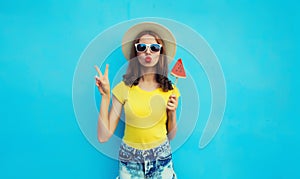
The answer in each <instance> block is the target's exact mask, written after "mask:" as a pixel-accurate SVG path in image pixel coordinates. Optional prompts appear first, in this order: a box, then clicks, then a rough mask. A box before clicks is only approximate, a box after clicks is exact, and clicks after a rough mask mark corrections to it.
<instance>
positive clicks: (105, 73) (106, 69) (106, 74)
mask: <svg viewBox="0 0 300 179" xmlns="http://www.w3.org/2000/svg"><path fill="white" fill-rule="evenodd" d="M108 67H109V65H108V64H106V67H105V72H104V76H105V77H108Z"/></svg>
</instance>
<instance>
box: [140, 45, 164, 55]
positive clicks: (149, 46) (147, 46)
mask: <svg viewBox="0 0 300 179" xmlns="http://www.w3.org/2000/svg"><path fill="white" fill-rule="evenodd" d="M140 44H143V45H146V48H145V50H144V51H140V50H138V48H137V46H138V45H140ZM153 45H158V46H159V50H158V51H157V52H159V51H160V50H161V47H162V45H161V44H145V43H136V44H134V46H135V50H136V51H137V52H146V51H147V49H148V48H150V51H151V52H153V53H156V51H153V50H152V49H151V46H153Z"/></svg>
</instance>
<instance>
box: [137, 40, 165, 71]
mask: <svg viewBox="0 0 300 179" xmlns="http://www.w3.org/2000/svg"><path fill="white" fill-rule="evenodd" d="M138 43H143V44H158V42H157V41H156V39H155V37H153V36H152V35H149V34H146V35H143V36H141V38H140V41H139V42H138ZM159 55H160V51H158V52H153V51H151V50H150V47H147V48H146V51H144V52H137V58H138V60H139V62H140V64H141V65H142V66H144V67H154V66H155V65H156V64H157V63H158V60H159Z"/></svg>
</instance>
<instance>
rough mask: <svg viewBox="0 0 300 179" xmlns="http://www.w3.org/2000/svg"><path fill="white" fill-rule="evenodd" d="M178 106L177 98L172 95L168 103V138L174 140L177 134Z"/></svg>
mask: <svg viewBox="0 0 300 179" xmlns="http://www.w3.org/2000/svg"><path fill="white" fill-rule="evenodd" d="M177 106H178V100H177V97H176V96H175V95H174V94H172V95H171V96H170V97H169V100H168V103H167V117H168V118H167V131H168V138H169V140H172V139H173V138H174V137H175V135H176V132H177V123H176V109H177Z"/></svg>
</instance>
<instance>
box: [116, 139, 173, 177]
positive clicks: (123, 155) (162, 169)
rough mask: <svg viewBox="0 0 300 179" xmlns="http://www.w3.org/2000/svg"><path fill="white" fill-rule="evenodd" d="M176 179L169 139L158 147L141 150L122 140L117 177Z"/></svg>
mask: <svg viewBox="0 0 300 179" xmlns="http://www.w3.org/2000/svg"><path fill="white" fill-rule="evenodd" d="M146 178H147V179H150V178H151V179H152V178H153V179H176V175H175V172H174V169H173V163H172V152H171V147H170V144H169V141H168V140H167V141H165V142H164V143H163V144H161V145H159V146H158V147H155V148H152V149H148V150H139V149H135V148H133V147H130V146H128V145H127V144H125V143H124V142H122V144H121V146H120V151H119V177H117V179H146Z"/></svg>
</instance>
